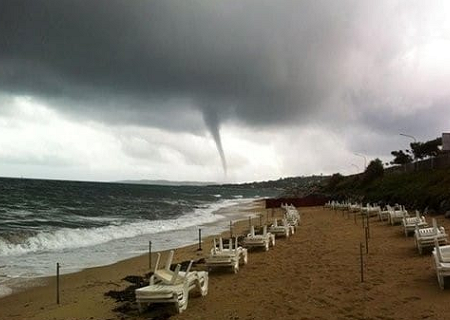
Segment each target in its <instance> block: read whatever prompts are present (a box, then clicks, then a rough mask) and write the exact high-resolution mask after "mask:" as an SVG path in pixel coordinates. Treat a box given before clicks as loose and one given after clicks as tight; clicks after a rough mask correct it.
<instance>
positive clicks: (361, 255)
mask: <svg viewBox="0 0 450 320" xmlns="http://www.w3.org/2000/svg"><path fill="white" fill-rule="evenodd" d="M362 247H363V244H362V243H361V242H360V243H359V261H360V267H361V269H360V272H361V282H364V261H363V249H362Z"/></svg>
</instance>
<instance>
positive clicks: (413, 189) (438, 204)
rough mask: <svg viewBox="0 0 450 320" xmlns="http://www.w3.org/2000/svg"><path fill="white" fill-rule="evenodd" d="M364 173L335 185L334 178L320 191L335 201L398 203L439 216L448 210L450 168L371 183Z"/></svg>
mask: <svg viewBox="0 0 450 320" xmlns="http://www.w3.org/2000/svg"><path fill="white" fill-rule="evenodd" d="M368 168H369V167H368ZM366 173H367V170H366V172H365V173H364V174H362V175H354V176H347V177H342V176H341V178H340V179H339V180H338V181H337V182H336V180H337V179H336V175H333V176H332V178H330V180H329V181H328V184H327V185H326V186H325V187H324V188H323V189H322V191H323V192H324V193H326V194H327V195H328V196H330V197H331V198H334V199H341V200H344V199H352V200H354V201H362V202H363V203H365V202H384V203H401V204H404V205H406V206H407V207H408V208H417V209H420V210H423V209H424V208H426V207H429V209H432V210H434V211H436V212H439V213H445V212H442V211H443V210H449V209H448V206H449V205H450V168H447V169H441V170H428V171H418V172H410V173H397V174H389V175H381V176H378V177H376V178H374V179H373V180H367V178H366ZM333 177H335V178H334V179H333Z"/></svg>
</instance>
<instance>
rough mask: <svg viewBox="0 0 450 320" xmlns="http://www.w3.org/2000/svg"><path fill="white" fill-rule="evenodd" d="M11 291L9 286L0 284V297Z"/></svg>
mask: <svg viewBox="0 0 450 320" xmlns="http://www.w3.org/2000/svg"><path fill="white" fill-rule="evenodd" d="M11 293H12V289H11V288H10V287H7V286H4V285H1V284H0V298H1V297H4V296H7V295H10V294H11Z"/></svg>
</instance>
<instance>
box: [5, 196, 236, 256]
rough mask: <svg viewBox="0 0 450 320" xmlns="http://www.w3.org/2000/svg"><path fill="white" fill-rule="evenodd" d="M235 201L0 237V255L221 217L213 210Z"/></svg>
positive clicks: (90, 243) (74, 245) (53, 248)
mask: <svg viewBox="0 0 450 320" xmlns="http://www.w3.org/2000/svg"><path fill="white" fill-rule="evenodd" d="M239 202H241V201H237V200H224V201H220V202H218V203H213V204H210V205H208V206H205V207H200V208H195V209H194V211H193V212H190V213H188V214H185V215H183V216H181V217H179V218H177V219H167V220H141V221H134V222H130V223H123V224H120V225H108V226H102V227H96V228H59V229H55V230H52V231H40V232H37V233H36V234H34V235H32V236H29V237H27V238H25V239H23V242H21V243H17V242H11V241H10V239H5V238H0V256H11V255H22V254H27V253H30V252H46V251H58V250H66V249H74V248H81V247H90V246H94V245H98V244H102V243H106V242H109V241H113V240H118V239H126V238H132V237H137V236H141V235H146V234H155V233H158V232H167V231H172V230H177V229H183V228H187V227H192V226H196V225H202V224H206V223H210V222H214V221H217V220H219V219H221V218H222V217H221V216H220V215H216V214H214V213H215V211H217V210H218V209H220V208H221V207H227V206H230V205H233V204H238V203H239Z"/></svg>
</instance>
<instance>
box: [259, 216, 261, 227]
mask: <svg viewBox="0 0 450 320" xmlns="http://www.w3.org/2000/svg"><path fill="white" fill-rule="evenodd" d="M259 226H260V227H261V226H262V214H260V215H259Z"/></svg>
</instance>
